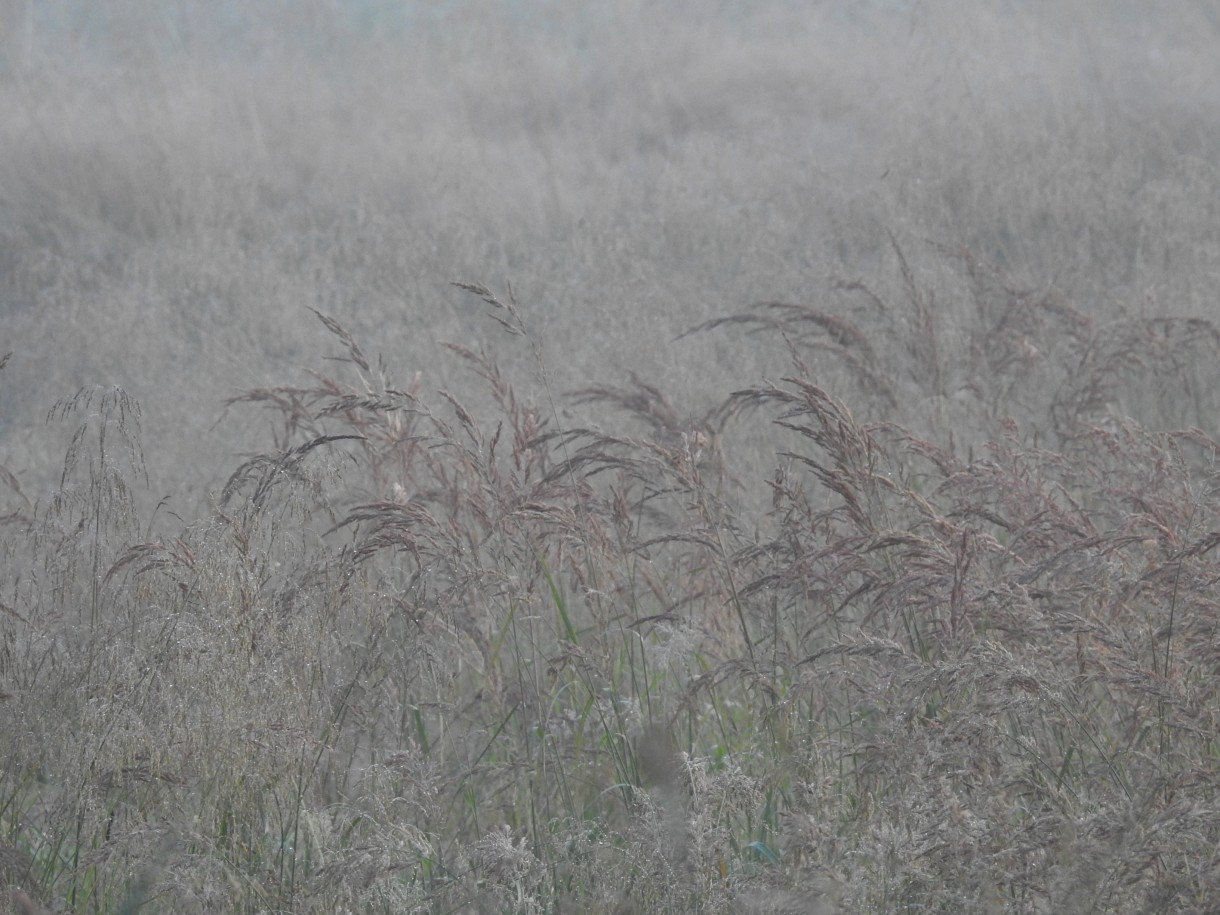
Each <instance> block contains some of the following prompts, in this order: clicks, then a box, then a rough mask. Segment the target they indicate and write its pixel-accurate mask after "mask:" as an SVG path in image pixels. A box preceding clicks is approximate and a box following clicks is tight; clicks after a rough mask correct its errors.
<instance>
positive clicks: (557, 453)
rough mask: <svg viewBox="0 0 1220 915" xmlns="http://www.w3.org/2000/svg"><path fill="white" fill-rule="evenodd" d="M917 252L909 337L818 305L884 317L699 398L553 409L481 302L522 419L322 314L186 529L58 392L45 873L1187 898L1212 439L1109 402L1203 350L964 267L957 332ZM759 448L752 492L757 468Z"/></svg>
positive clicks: (103, 420)
mask: <svg viewBox="0 0 1220 915" xmlns="http://www.w3.org/2000/svg"><path fill="white" fill-rule="evenodd" d="M892 245H893V249H894V251H895V257H896V258H897V260H896V264H897V267H896V269H897V271H898V279H899V283H898V288H899V289H901V290H905V293H904V294H905V296H906V299H907V302H906V305H904V306H903V307H902V308H899V307H897V306H891V305H890V304H888V303H887V302H886V301H885V300H884V299H883V298H882V296H881V295H880V294H878V293H876V292H874V291H873V287H872V286H871V285H869V284H865V283H863V282H862V281H861V282H859V283H850V284H845V283H843V282H839V283H838V284H836V286H835V287H834V288H835V289H837V290H838V291H839V292H840V293H843V294H846V295H848V296H849V297H857V298H859V299H860V300H862V301H863V302H864V306H865V307H864V308H862V309H859V310H854V311H852V310H849V312H848V313H846V314H843V313H840V312H838V311H836V310H834V309H832V308H829V307H826V308H822V307H817V308H815V307H813V306H808V305H798V304H785V303H778V302H771V303H765V304H764V305H762V306H760V307H758V308H756V309H754V310H752V311H751V312H749V313H746V314H744V315H740V316H731V317H730V318H728V319H725V320H721V321H717V322H712V323H709V324H707V325H705V326H703V327H701V328H699V330H700V331H701V332H712V331H714V332H717V333H724V332H726V331H731V330H733V329H735V328H743V327H744V328H747V329H751V330H760V331H762V332H764V333H773V334H775V335H776V340H777V343H778V344H779V345H778V346H777V350H778V352H779V353H780V354H781V355H782V357H783V359H784V360H785V362H786V366H787V369H786V371H785V373H784V374H783V376H782V377H780V378H778V379H777V380H774V381H770V382H760V383H758V384H756V385H753V386H750V387H745V388H741V389H738V390H736V391H727V392H725V397H724V399H723V401H722V402H721V403H720V404H719V405H718V406H716V407H715V408H714V409H712V410H707V409H704V410H702V411H698V410H695V409H693V408H690V407H686V406H685V405H683V404H681V403H675V402H674V401H673V400H671V398H670V397H669V396H668V395H667V394H666V393H665V392H664V391H663V390H662V389H661V388H660V387H659V386H657V385H655V384H652V383H651V382H649V381H648V380H646V379H643V378H639V377H631V378H629V380H628V382H627V383H626V384H619V385H616V384H599V383H596V382H591V383H589V384H587V385H585V386H583V387H582V388H581V389H579V390H577V391H575V392H573V393H572V394H571V395H570V396H569V397H568V398H567V401H566V402H565V401H564V400H563V395H562V393H561V392H557V391H554V390H553V388H552V387H551V385H550V381H549V379H550V375H549V372H548V352H547V346H546V340H545V338H543V337H541V336H539V335H538V334H536V333H535V332H533V330H532V329H531V327H530V325H529V324H528V323H527V321H526V320H525V313H524V309H522V308H521V307H520V306H519V305H518V303H517V302H516V301H515V299H514V298H513V297H512V295H511V294H510V295H507V296H504V297H500V296H497V295H496V294H495V293H493V292H491V291H490V290H489V289H487V288H486V287H483V286H478V285H473V284H468V285H465V286H464V287H463V288H465V289H467V291H469V292H471V293H473V294H474V295H476V296H478V297H479V299H480V300H481V301H482V302H483V303H484V304H485V305H486V306H487V307H488V308H490V309H491V310H492V314H493V316H494V317H495V318H496V320H498V321H499V322H500V326H501V327H502V328H503V329H505V330H506V331H508V332H509V338H508V343H509V344H510V345H525V346H527V347H528V348H529V350H530V353H529V358H530V359H531V360H532V363H533V365H534V367H535V369H536V370H537V373H538V376H539V379H540V381H541V382H542V383H541V386H540V390H541V391H542V392H543V393H542V396H541V399H540V400H538V401H534V400H528V399H522V398H520V397H519V396H518V394H517V386H516V385H514V383H513V381H512V380H511V379H510V377H509V376H508V374H507V373H505V372H504V371H503V370H502V369H501V368H500V366H499V364H498V363H497V361H496V360H495V358H494V357H493V355H492V354H491V353H490V352H489V351H487V350H484V349H478V348H474V347H469V346H458V345H451V346H449V347H448V349H447V352H448V353H450V354H451V355H452V356H453V357H455V358H456V359H457V360H458V361H459V362H460V363H462V364H464V365H465V366H466V367H468V368H469V369H470V370H471V371H472V372H473V373H474V374H475V376H476V377H477V378H478V379H480V380H481V382H482V384H483V385H485V386H486V388H487V391H488V394H489V396H488V397H487V398H486V399H485V400H483V401H480V402H478V403H473V402H468V401H466V400H465V399H464V398H462V397H459V396H458V395H457V394H455V393H453V392H451V391H445V390H442V391H439V392H435V393H433V394H429V393H428V392H427V391H426V390H425V389H424V386H423V384H422V382H421V379H420V376H414V377H413V379H412V380H411V381H410V383H408V384H401V383H399V382H397V381H396V380H395V379H394V376H393V370H392V368H391V367H390V366H389V365H387V364H386V362H385V361H384V360H381V359H376V358H370V357H369V356H368V355H367V354H366V352H365V349H364V348H363V346H362V344H361V343H360V342H358V341H357V339H356V337H355V335H353V334H352V333H350V332H349V331H348V330H347V329H346V328H345V327H344V326H343V325H342V323H340V322H339V321H338V320H337V319H335V318H333V317H331V316H328V315H324V314H321V313H318V317H319V319H320V320H321V322H322V323H323V325H324V326H325V327H326V329H327V330H328V331H329V332H330V333H331V334H332V336H333V337H334V339H335V340H337V341H338V345H339V347H340V349H339V355H338V357H337V359H338V361H337V362H336V363H334V365H337V366H338V368H339V370H338V371H329V372H318V373H316V374H315V375H314V376H313V377H312V381H310V382H309V383H307V384H304V385H296V386H280V387H263V388H258V389H254V390H250V391H247V392H245V393H244V394H241V395H239V396H237V397H235V398H234V399H233V400H232V401H231V403H230V407H231V408H232V409H248V408H250V407H260V408H263V409H265V411H266V415H267V417H268V418H269V423H268V426H269V438H270V442H269V445H268V447H267V449H266V450H265V451H264V452H262V453H256V454H253V455H247V456H245V457H244V458H243V459H242V461H241V462H240V464H239V465H238V466H237V468H236V469H235V470H234V471H233V473H232V474H231V476H230V478H229V480H228V483H227V484H226V485H225V486H223V487H222V488H221V489H220V490H219V491H218V492H217V493H216V495H215V498H214V501H213V503H212V506H211V510H210V512H209V513H208V514H207V515H206V516H205V517H202V518H199V519H195V520H192V521H187V520H184V519H180V518H176V517H173V516H170V515H168V513H160V514H157V515H156V516H154V517H152V518H140V517H138V515H137V511H136V509H135V508H134V505H135V502H134V501H133V500H132V499H130V498H129V497H128V494H129V493H130V491H131V487H132V486H133V485H136V484H138V482H139V481H140V479H141V478H142V460H141V452H140V448H139V443H138V434H137V429H136V426H135V423H134V417H135V415H136V413H135V406H134V404H133V403H132V402H131V401H130V400H129V399H128V398H126V397H125V396H124V395H123V394H122V392H119V391H107V392H93V393H85V394H82V395H79V396H78V397H77V398H75V399H74V400H73V401H71V402H70V403H69V404H68V405H67V406H65V407H61V408H57V410H56V411H55V414H54V415H55V416H57V417H59V416H61V415H62V416H64V417H71V416H75V415H77V414H78V413H79V412H82V411H83V412H85V413H86V414H87V419H86V421H85V422H84V423H83V424H82V425H81V426H79V428H78V431H77V432H76V433H75V434H74V436H73V438H72V443H71V445H70V447H69V450H68V454H69V458H68V461H67V462H66V467H67V469H66V470H65V473H64V475H63V486H61V488H60V489H59V490H58V491H57V492H56V493H55V494H53V496H52V498H51V499H49V500H48V501H47V502H46V503H45V504H43V505H38V506H35V507H34V508H33V510H32V511H29V510H26V511H16V512H14V513H13V514H12V515H11V516H10V523H9V524H8V525H7V527H6V539H5V541H4V549H5V554H6V556H7V557H9V559H10V566H9V567H10V569H12V570H13V571H12V572H10V574H9V576H8V577H7V578H6V579H5V583H4V592H3V601H4V604H3V607H2V608H0V609H3V613H2V614H0V677H3V681H2V682H3V684H4V686H5V692H6V693H7V694H8V695H7V697H6V698H5V699H4V700H3V701H0V734H3V735H4V739H3V740H2V741H0V747H3V748H4V750H3V770H2V773H0V828H2V829H3V835H4V838H5V840H6V841H8V842H10V843H11V844H12V845H13V846H14V847H16V848H20V849H22V854H23V855H24V856H25V857H23V859H22V860H28V862H29V865H28V866H27V867H26V869H25V872H24V873H25V874H26V875H28V876H30V877H31V878H32V879H31V880H30V883H29V886H30V887H34V888H35V889H36V890H38V891H41V893H42V895H43V898H45V899H46V900H48V901H51V902H54V903H55V905H57V906H58V907H59V908H60V909H62V910H65V911H77V912H86V911H88V912H103V913H109V912H120V911H135V910H152V911H175V912H191V911H199V912H204V911H216V910H232V911H264V910H270V909H280V910H292V911H301V912H312V911H318V912H322V911H327V912H331V911H338V910H350V911H367V912H398V911H421V912H436V913H441V912H451V911H458V910H473V911H488V912H522V913H525V912H529V913H534V912H565V911H581V912H605V913H626V912H672V913H678V912H696V911H697V912H708V913H710V912H730V911H749V912H770V911H793V912H810V913H813V912H816V913H823V912H836V911H876V912H882V911H913V910H931V911H955V912H956V911H1015V912H1044V911H1059V910H1062V909H1064V908H1067V907H1072V908H1073V909H1074V910H1081V911H1096V912H1128V911H1130V912H1136V911H1141V912H1142V911H1168V910H1175V911H1205V910H1206V906H1207V900H1208V899H1210V898H1211V897H1212V896H1213V895H1214V893H1215V891H1216V886H1215V881H1214V879H1213V877H1212V872H1213V870H1214V865H1215V863H1216V862H1215V861H1213V860H1211V857H1212V856H1211V853H1210V852H1208V851H1206V850H1207V849H1210V848H1213V847H1216V839H1217V835H1218V832H1217V831H1218V830H1220V808H1218V807H1217V805H1216V802H1215V797H1214V795H1215V793H1216V787H1217V785H1218V784H1220V781H1218V780H1217V777H1216V773H1215V766H1214V765H1213V762H1212V761H1213V759H1214V758H1215V755H1216V752H1215V751H1216V746H1217V731H1216V722H1215V709H1216V707H1217V698H1218V697H1217V696H1216V694H1215V688H1214V682H1215V679H1216V678H1215V676H1214V674H1215V673H1216V671H1215V666H1216V656H1215V651H1214V648H1213V643H1214V640H1215V639H1214V637H1215V626H1214V624H1213V622H1212V621H1213V620H1214V618H1215V617H1216V614H1217V610H1218V609H1220V607H1218V605H1217V602H1216V600H1215V596H1214V594H1213V591H1214V588H1213V583H1214V581H1215V580H1216V575H1217V570H1216V561H1217V560H1216V558H1215V547H1216V545H1217V544H1218V543H1220V534H1217V533H1216V524H1215V517H1216V511H1217V507H1218V506H1217V499H1216V496H1217V488H1216V485H1215V470H1214V468H1215V466H1216V462H1217V458H1218V456H1220V444H1217V442H1216V441H1215V440H1214V438H1213V437H1212V436H1210V435H1209V434H1207V433H1206V432H1205V431H1203V430H1202V429H1200V428H1197V427H1187V428H1184V429H1180V430H1165V431H1162V430H1157V429H1154V428H1151V427H1149V426H1148V425H1146V424H1141V423H1139V422H1138V421H1137V420H1135V419H1134V418H1132V417H1130V416H1127V415H1124V414H1123V412H1121V408H1122V406H1123V404H1124V403H1127V402H1132V401H1129V400H1128V398H1129V396H1130V395H1135V394H1138V397H1139V398H1147V399H1148V400H1147V402H1146V403H1145V406H1146V407H1147V408H1148V409H1152V408H1153V406H1154V404H1155V403H1157V402H1160V401H1162V400H1168V399H1174V400H1175V402H1176V398H1177V397H1178V396H1179V391H1180V390H1183V389H1185V390H1190V391H1196V392H1199V391H1200V389H1199V388H1198V387H1197V386H1196V387H1193V388H1190V387H1187V388H1181V387H1178V385H1179V384H1185V383H1186V382H1187V380H1189V379H1191V378H1196V376H1197V375H1198V373H1199V372H1200V371H1203V370H1202V369H1200V367H1199V365H1197V364H1196V360H1193V359H1188V358H1187V357H1184V356H1183V355H1182V353H1183V352H1184V350H1183V349H1182V346H1185V345H1186V343H1189V346H1190V347H1194V348H1195V349H1196V350H1197V352H1200V353H1202V352H1211V350H1210V349H1209V347H1214V344H1215V342H1216V339H1217V338H1216V334H1215V329H1214V328H1213V327H1212V326H1211V325H1210V324H1208V323H1207V322H1203V321H1198V320H1191V321H1186V320H1183V321H1170V322H1167V323H1166V322H1162V321H1159V320H1158V321H1150V320H1144V319H1133V318H1121V319H1118V320H1117V322H1116V323H1109V324H1106V323H1102V322H1098V321H1094V320H1093V319H1085V318H1084V317H1082V316H1081V314H1080V313H1079V312H1077V311H1075V310H1074V309H1073V308H1071V307H1069V306H1068V305H1067V304H1065V303H1063V302H1061V301H1060V300H1059V299H1058V298H1057V297H1056V295H1055V294H1053V293H1051V292H1048V293H1045V294H1043V295H1033V294H1027V293H1023V292H1020V291H1019V290H1017V289H1016V288H1015V287H1013V286H1011V285H1007V284H1006V281H1003V280H1002V278H999V276H998V274H995V273H988V272H987V270H986V269H985V268H984V267H982V266H981V265H980V264H978V263H977V261H975V260H973V259H971V258H969V257H967V256H965V255H950V256H948V257H947V260H946V263H947V264H948V265H950V267H952V268H954V269H957V270H959V271H961V272H960V274H959V278H960V279H961V281H962V282H964V283H967V284H973V288H975V290H976V292H975V296H976V304H977V309H976V311H975V312H974V317H973V319H972V323H968V324H965V325H963V326H960V327H957V328H954V329H952V330H948V329H946V328H945V327H943V326H942V325H941V323H940V321H939V319H938V318H937V312H936V311H935V309H933V308H932V300H933V299H932V293H931V291H930V290H928V289H925V288H923V287H922V286H921V285H920V282H921V281H920V279H919V278H918V277H917V276H916V274H915V273H914V271H912V270H911V269H910V267H909V265H908V264H907V261H906V259H905V257H904V255H903V253H902V249H901V248H900V246H899V244H898V242H897V241H896V240H892ZM989 284H990V285H989ZM904 315H905V317H904ZM912 337H914V339H912ZM1165 340H1176V341H1177V344H1178V345H1177V348H1176V349H1175V348H1173V347H1168V348H1167V347H1166V346H1163V345H1162V344H1163V343H1164V341H1165ZM1031 350H1032V354H1031ZM1052 350H1053V351H1054V352H1056V353H1057V359H1059V364H1060V365H1061V366H1063V368H1062V371H1061V372H1060V373H1059V374H1057V375H1055V376H1054V384H1052V385H1051V386H1050V387H1047V385H1046V383H1045V378H1044V379H1043V380H1042V383H1039V381H1038V379H1037V378H1036V377H1035V371H1034V369H1033V368H1032V365H1033V362H1036V361H1037V360H1038V359H1040V358H1042V356H1041V355H1040V354H1042V353H1045V352H1051V351H1052ZM1123 366H1136V367H1139V368H1140V369H1141V370H1145V369H1146V370H1147V372H1148V373H1149V374H1148V375H1146V376H1144V380H1147V379H1160V380H1162V381H1165V383H1166V386H1165V387H1158V386H1157V385H1156V384H1147V385H1144V387H1143V388H1142V389H1141V390H1140V391H1138V392H1137V391H1134V390H1132V387H1131V385H1130V384H1129V378H1130V377H1131V376H1130V373H1128V372H1126V371H1124V370H1122V367H1123ZM333 367H334V366H333V365H332V368H333ZM1170 380H1172V381H1173V386H1169V381H1170ZM1190 383H1191V384H1193V383H1194V382H1190ZM1202 396H1203V395H1202V393H1200V398H1202ZM1137 400H1138V398H1137ZM1141 402H1143V401H1141ZM1198 403H1200V404H1201V403H1203V400H1202V399H1200V400H1199V401H1198ZM929 404H931V408H929ZM937 404H939V405H940V407H945V405H946V404H948V405H949V406H948V407H945V408H944V409H940V407H937ZM1103 404H1104V405H1105V406H1106V408H1107V410H1108V412H1107V414H1106V416H1105V417H1104V422H1101V421H1096V420H1098V419H1099V417H1098V416H1097V415H1096V414H1097V409H1098V406H1099V405H1103ZM907 405H912V413H911V420H912V421H911V422H910V423H904V422H902V418H903V415H902V414H903V413H904V410H905V408H906V407H907ZM578 409H579V410H588V411H591V412H594V413H596V416H597V418H595V419H590V420H589V421H587V422H586V421H576V422H573V421H570V418H569V417H568V415H567V411H569V410H578ZM969 417H991V418H992V419H991V421H990V422H989V423H984V424H983V425H981V426H978V427H971V426H969V425H968V424H965V422H964V420H965V418H969ZM950 433H954V434H950ZM761 436H765V440H766V442H767V447H768V448H769V449H770V450H771V452H772V454H773V455H774V463H773V464H772V465H771V466H766V467H760V466H758V465H757V464H749V463H744V462H743V461H742V460H741V458H742V456H743V455H745V454H756V453H757V450H758V449H757V444H758V440H759V438H760V437H761ZM743 438H746V439H749V442H748V444H749V445H750V446H751V447H749V448H748V449H743V448H742V447H740V446H741V444H742V443H741V441H740V440H741V439H743ZM116 445H121V446H122V447H121V448H116ZM117 455H122V460H121V461H120V460H118V458H117ZM82 473H83V474H85V475H86V476H87V479H86V478H85V477H83V476H79V475H80V474H82ZM760 489H761V490H762V492H763V493H764V494H765V496H766V498H765V499H759V498H758V495H759V491H760ZM23 879H24V878H23ZM17 882H21V881H17ZM22 892H27V893H32V890H30V889H27V888H26V887H25V886H23V887H22ZM13 898H14V899H15V898H17V897H13ZM30 898H31V904H34V902H33V895H31V897H30Z"/></svg>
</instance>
